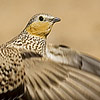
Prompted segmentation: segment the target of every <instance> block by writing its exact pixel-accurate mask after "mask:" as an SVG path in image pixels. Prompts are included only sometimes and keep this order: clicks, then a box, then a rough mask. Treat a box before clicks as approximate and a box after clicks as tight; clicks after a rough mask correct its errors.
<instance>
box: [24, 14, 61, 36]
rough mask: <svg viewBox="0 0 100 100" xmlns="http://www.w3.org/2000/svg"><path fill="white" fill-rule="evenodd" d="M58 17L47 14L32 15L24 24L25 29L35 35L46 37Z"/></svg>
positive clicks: (58, 19) (57, 20)
mask: <svg viewBox="0 0 100 100" xmlns="http://www.w3.org/2000/svg"><path fill="white" fill-rule="evenodd" d="M59 21H60V18H57V17H53V16H51V15H49V14H36V15H34V16H33V17H32V18H31V19H30V21H29V23H28V24H27V26H26V28H25V29H26V31H27V32H28V33H29V34H31V35H35V36H39V37H41V38H46V37H47V35H48V34H49V32H50V31H51V28H52V26H53V24H54V23H55V22H59Z"/></svg>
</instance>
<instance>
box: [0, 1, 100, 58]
mask: <svg viewBox="0 0 100 100" xmlns="http://www.w3.org/2000/svg"><path fill="white" fill-rule="evenodd" d="M41 12H43V13H49V14H51V15H53V16H57V17H60V18H61V19H62V21H61V22H60V23H57V24H56V25H54V27H53V30H52V31H51V33H50V35H49V37H48V43H49V42H51V43H55V44H66V45H68V46H70V47H72V48H74V49H77V50H79V51H82V52H85V53H88V54H91V55H93V56H95V57H98V58H100V45H99V43H100V0H0V44H2V43H4V42H6V41H8V40H10V39H11V38H13V37H14V36H16V35H17V34H19V33H20V32H21V31H22V30H23V28H24V27H25V25H26V24H27V22H28V20H29V19H30V18H31V17H32V16H33V15H34V14H36V13H41Z"/></svg>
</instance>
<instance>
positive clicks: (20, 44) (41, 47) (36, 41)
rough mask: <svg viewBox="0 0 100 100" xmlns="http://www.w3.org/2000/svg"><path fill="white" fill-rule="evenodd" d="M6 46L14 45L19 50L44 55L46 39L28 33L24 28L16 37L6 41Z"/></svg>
mask: <svg viewBox="0 0 100 100" xmlns="http://www.w3.org/2000/svg"><path fill="white" fill-rule="evenodd" d="M7 46H8V47H14V48H17V49H19V50H21V49H22V50H26V51H31V52H34V53H38V54H40V55H42V56H43V55H45V52H46V39H44V38H40V37H39V36H34V35H31V34H28V33H27V32H26V31H25V30H24V31H23V32H22V33H21V34H19V35H18V36H17V37H15V38H14V39H12V40H11V41H9V42H7Z"/></svg>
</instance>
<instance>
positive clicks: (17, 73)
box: [0, 13, 100, 100]
mask: <svg viewBox="0 0 100 100" xmlns="http://www.w3.org/2000/svg"><path fill="white" fill-rule="evenodd" d="M59 21H60V19H59V18H57V17H53V16H51V15H48V14H43V13H41V14H36V15H34V16H33V17H32V18H31V19H30V21H29V22H28V24H27V26H26V27H25V29H24V30H23V31H22V32H21V33H20V34H19V35H18V36H16V37H15V38H14V39H12V40H11V41H9V42H7V43H5V44H3V45H1V46H0V100H15V99H17V100H89V99H90V100H99V98H100V78H99V76H98V75H99V74H98V73H95V74H96V75H94V74H92V73H91V71H90V70H86V71H83V70H80V69H82V68H83V67H84V68H88V67H89V65H90V66H91V67H90V69H91V68H92V67H93V66H96V65H98V64H97V62H98V63H99V62H100V61H98V60H95V59H92V58H91V57H87V58H90V59H91V60H93V61H94V63H95V61H96V64H94V65H93V63H92V61H91V60H90V61H89V59H87V58H86V60H82V59H83V58H84V59H85V57H86V56H85V55H83V54H81V53H79V52H76V51H74V50H72V49H70V48H68V47H66V46H63V45H58V46H57V45H48V46H47V45H46V39H47V36H48V34H49V33H50V31H51V29H52V26H53V24H54V23H55V22H59ZM83 56H84V57H83ZM82 57H83V58H82ZM87 61H89V63H88V64H86V65H84V66H83V67H82V65H83V64H84V63H86V62H87ZM81 67H82V68H81ZM97 68H99V65H98V66H97ZM96 70H97V69H96ZM87 71H88V72H87Z"/></svg>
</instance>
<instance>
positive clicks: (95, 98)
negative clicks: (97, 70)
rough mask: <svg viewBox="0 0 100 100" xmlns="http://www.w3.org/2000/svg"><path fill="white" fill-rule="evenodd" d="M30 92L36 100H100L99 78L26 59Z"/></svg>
mask: <svg viewBox="0 0 100 100" xmlns="http://www.w3.org/2000/svg"><path fill="white" fill-rule="evenodd" d="M24 63H25V65H26V67H25V71H26V75H27V81H26V82H27V86H26V87H27V89H28V92H29V93H30V94H31V97H32V98H33V100H56V99H57V100H84V99H85V100H89V99H91V100H99V98H100V78H99V77H97V76H95V75H93V74H91V73H88V72H85V71H82V70H79V69H76V68H72V67H70V66H66V65H63V64H60V63H56V62H53V61H51V60H49V59H44V58H40V59H39V58H38V59H37V58H30V59H25V60H24Z"/></svg>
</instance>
